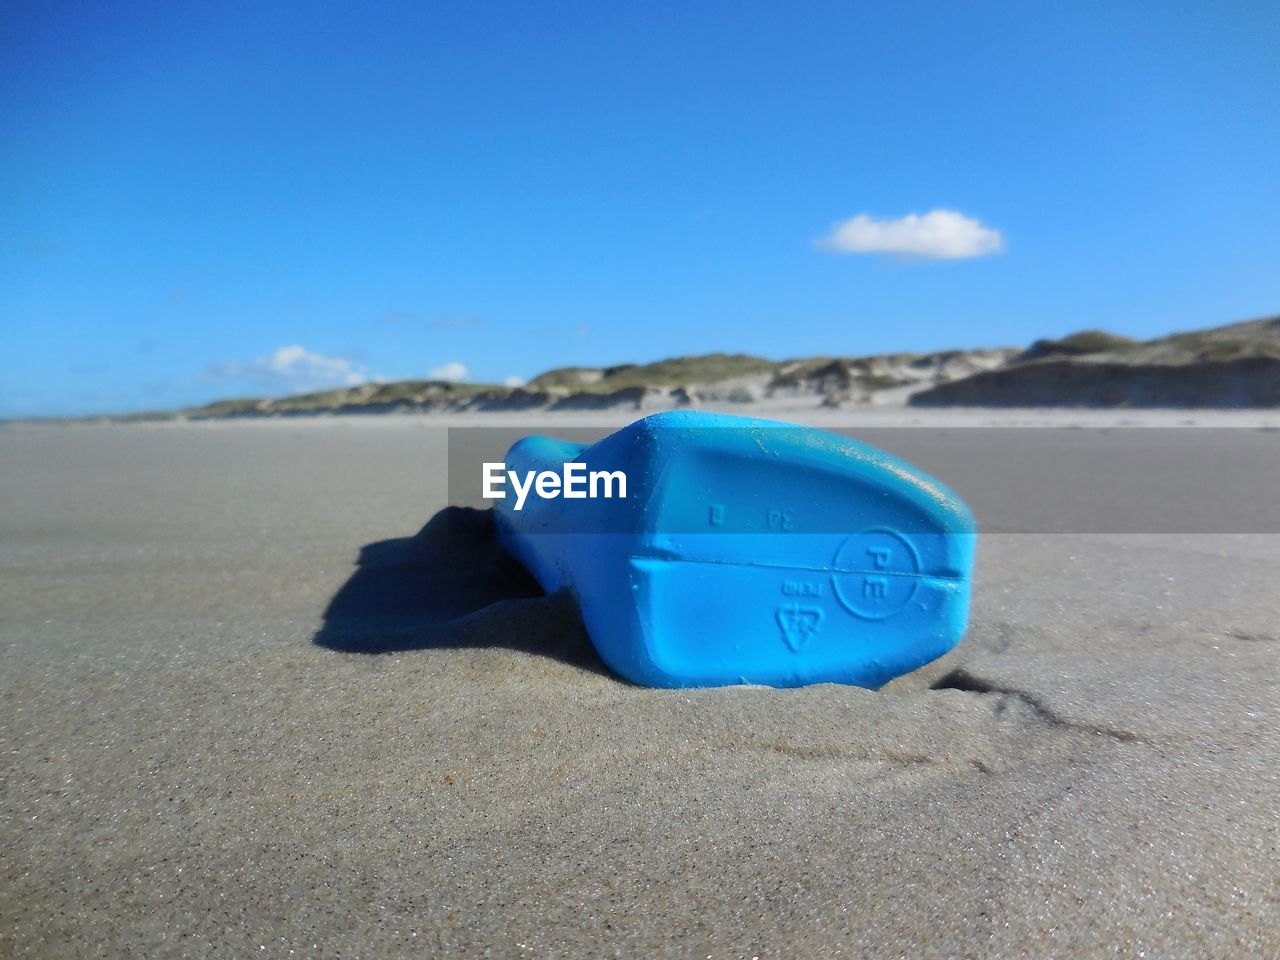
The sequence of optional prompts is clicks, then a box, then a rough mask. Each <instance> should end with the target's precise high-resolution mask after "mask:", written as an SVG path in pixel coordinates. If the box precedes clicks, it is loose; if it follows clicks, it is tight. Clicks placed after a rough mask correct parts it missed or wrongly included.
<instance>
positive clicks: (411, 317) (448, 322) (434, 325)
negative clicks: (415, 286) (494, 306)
mask: <svg viewBox="0 0 1280 960" xmlns="http://www.w3.org/2000/svg"><path fill="white" fill-rule="evenodd" d="M378 322H379V323H381V324H382V325H383V326H387V327H403V326H413V327H418V328H420V329H421V328H425V329H426V330H427V331H428V332H429V333H446V332H449V331H452V330H482V329H484V328H485V327H486V326H488V321H487V320H485V318H484V317H477V316H471V315H463V316H451V317H436V318H435V319H434V320H423V319H422V318H421V317H420V316H419V315H418V314H416V313H411V312H409V311H408V310H395V311H392V312H391V313H385V314H383V315H382V317H381V318H380V319H379V321H378Z"/></svg>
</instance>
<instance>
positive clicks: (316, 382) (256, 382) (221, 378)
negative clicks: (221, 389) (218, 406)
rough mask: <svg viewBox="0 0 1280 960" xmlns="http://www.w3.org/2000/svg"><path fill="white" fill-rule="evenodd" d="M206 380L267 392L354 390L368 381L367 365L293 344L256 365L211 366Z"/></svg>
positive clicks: (255, 361)
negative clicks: (255, 388) (334, 388)
mask: <svg viewBox="0 0 1280 960" xmlns="http://www.w3.org/2000/svg"><path fill="white" fill-rule="evenodd" d="M204 379H205V380H212V381H215V382H219V383H221V382H226V381H230V380H240V381H243V382H245V383H248V384H252V385H253V386H254V387H257V388H261V389H266V390H322V389H325V388H327V387H354V386H357V385H359V384H362V383H365V382H366V381H368V379H369V377H368V373H367V371H366V370H365V368H364V367H363V366H356V365H355V364H353V363H352V362H351V361H350V360H347V359H344V358H343V357H326V356H325V355H324V354H321V353H312V352H311V351H309V350H307V349H305V348H304V347H301V346H299V345H297V344H293V345H291V346H288V347H281V348H280V349H278V350H276V351H275V352H274V353H272V354H271V355H270V356H268V357H259V358H258V359H256V360H254V361H253V362H252V363H242V362H240V361H239V360H228V361H227V362H226V363H220V364H217V365H216V366H213V367H210V368H209V369H208V370H206V371H205V373H204Z"/></svg>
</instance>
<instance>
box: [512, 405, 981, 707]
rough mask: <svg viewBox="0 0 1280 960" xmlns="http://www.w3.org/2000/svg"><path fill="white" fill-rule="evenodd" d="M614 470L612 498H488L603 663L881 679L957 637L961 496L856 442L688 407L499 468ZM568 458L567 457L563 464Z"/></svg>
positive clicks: (669, 670) (682, 673) (680, 672)
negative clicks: (567, 600)
mask: <svg viewBox="0 0 1280 960" xmlns="http://www.w3.org/2000/svg"><path fill="white" fill-rule="evenodd" d="M567 462H577V463H582V464H584V465H585V469H586V470H589V471H597V470H607V471H617V470H620V471H622V472H623V473H624V474H625V475H626V478H627V497H626V498H625V499H619V498H613V499H604V498H597V499H572V500H568V499H562V498H557V499H542V498H539V497H538V496H536V495H534V494H532V493H531V494H530V495H529V497H528V498H527V499H526V500H525V502H524V504H523V506H522V509H520V510H516V509H515V499H514V498H513V497H512V496H510V495H508V496H507V497H506V498H505V499H500V500H497V501H496V502H495V506H494V512H495V516H496V520H497V529H498V534H499V537H500V539H501V542H502V544H503V546H504V547H505V548H506V549H507V551H508V552H509V553H511V554H512V555H513V556H514V557H515V558H516V559H517V560H519V561H520V562H521V563H522V564H523V565H524V566H525V567H526V568H527V569H528V570H529V571H530V572H531V573H532V574H533V576H534V577H535V578H536V579H537V580H538V582H539V583H540V584H541V585H542V587H543V588H544V589H546V590H547V591H548V592H552V591H556V590H559V589H561V588H568V589H569V590H570V591H571V592H572V593H573V595H574V597H575V598H576V600H577V603H578V605H579V608H580V610H581V612H582V619H583V622H584V623H585V625H586V628H587V632H588V633H589V634H590V637H591V640H592V642H593V643H594V644H595V647H596V650H597V652H598V653H599V654H600V657H601V659H603V660H604V662H605V663H606V664H608V665H609V667H610V668H612V669H613V670H614V671H616V672H617V673H619V674H621V675H622V676H623V677H625V678H627V679H628V680H631V681H633V682H635V683H639V684H645V685H648V686H656V687H691V686H718V685H723V684H736V683H754V684H768V685H770V686H778V687H791V686H800V685H802V684H808V683H822V682H836V683H851V684H858V685H860V686H865V687H878V686H880V685H882V684H884V683H885V682H887V681H888V680H890V679H892V678H893V677H896V676H898V675H900V674H903V673H906V672H908V671H910V670H914V669H916V668H917V667H919V666H921V665H923V664H925V663H928V662H929V661H931V660H933V659H935V658H937V657H939V656H941V655H942V654H943V653H945V652H947V651H948V650H950V649H951V648H952V647H953V646H955V644H956V643H958V642H959V640H960V638H961V637H962V636H963V634H964V629H965V624H966V621H967V618H968V608H969V586H970V578H971V573H972V567H973V555H974V547H975V542H976V537H977V534H976V526H975V523H974V519H973V516H972V514H971V513H970V512H969V510H968V508H967V507H966V506H965V505H964V504H963V503H962V502H961V501H960V499H959V498H958V497H957V496H956V495H955V494H953V493H952V492H951V491H949V490H947V489H946V488H945V487H943V486H942V485H941V484H939V483H938V482H936V481H935V480H933V479H931V478H930V477H928V476H926V475H925V474H923V473H921V472H920V471H919V470H916V469H915V468H914V467H912V466H910V465H908V464H906V463H904V462H903V461H901V460H899V459H897V458H895V457H892V456H890V455H888V454H886V453H883V452H881V451H879V450H876V449H874V448H872V447H869V446H867V445H866V444H863V443H859V442H858V441H856V440H850V439H846V438H844V437H841V436H837V435H835V434H832V433H827V432H825V431H821V430H815V429H812V428H807V427H800V426H794V425H790V424H782V423H774V422H771V421H766V420H756V419H749V418H743V417H731V416H726V415H722V414H712V413H703V412H698V411H673V412H668V413H659V414H656V415H654V416H650V417H646V418H644V419H643V420H638V421H636V422H635V423H633V424H631V425H630V426H627V427H625V428H623V429H622V430H620V431H618V432H617V433H615V434H613V435H612V436H609V437H606V438H605V439H603V440H601V441H600V442H598V443H596V444H594V445H591V446H583V445H580V444H571V443H564V442H561V441H558V440H552V439H550V438H547V437H538V436H534V437H527V438H525V439H523V440H521V441H519V442H518V443H516V444H515V445H514V446H513V447H512V448H511V450H510V452H509V453H508V455H507V460H506V464H507V468H508V469H509V470H512V471H516V472H519V473H521V474H523V473H524V472H525V471H530V470H534V471H541V470H548V471H555V472H556V473H561V472H562V469H563V464H565V463H567ZM575 469H576V468H575Z"/></svg>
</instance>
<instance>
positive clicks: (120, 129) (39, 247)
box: [0, 0, 1280, 416]
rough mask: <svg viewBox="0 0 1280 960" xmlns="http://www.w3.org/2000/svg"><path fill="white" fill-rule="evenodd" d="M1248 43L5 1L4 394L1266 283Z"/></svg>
mask: <svg viewBox="0 0 1280 960" xmlns="http://www.w3.org/2000/svg"><path fill="white" fill-rule="evenodd" d="M1278 48H1280V13H1278V12H1277V8H1276V7H1275V5H1274V4H1271V3H1264V2H1256V3H1240V4H1231V5H1226V4H1206V3H1196V4H1191V3H1180V2H1174V3H1160V4H1156V3H1128V4H1126V3H1115V2H1109V3H1095V2H1083V3H1076V4H1059V5H1054V6H1049V5H1036V4H1026V3H1020V2H999V3H977V4H956V3H936V4H934V3H901V2H893V3H888V2H886V3H878V4H867V3H854V2H848V0H844V2H832V3H795V4H779V3H776V2H768V3H761V2H754V0H736V2H726V3H695V2H683V3H674V2H673V3H664V2H656V3H636V4H618V3H601V2H593V0H588V2H547V3H511V2H508V3H485V2H479V3H448V2H441V3H412V4H403V5H398V4H380V5H373V4H370V5H361V4H351V3H342V4H339V3H325V2H310V3H305V4H304V3H297V4H278V3H270V2H264V0H255V2H252V3H235V2H228V3H217V4H172V3H154V4H131V3H104V4H96V5H93V4H75V5H73V4H61V3H44V2H41V3H26V2H25V0H18V2H15V0H10V2H8V3H6V4H5V5H4V9H3V12H0V145H3V147H2V149H0V336H2V338H3V341H2V342H3V348H4V349H3V354H2V359H0V416H5V415H9V416H12V415H31V414H63V413H81V412H89V411H103V410H134V409H141V408H156V407H173V406H178V405H183V404H188V403H195V402H202V401H205V400H208V399H212V398H215V397H220V396H235V395H246V394H260V393H281V392H290V391H292V390H295V389H305V388H309V387H315V386H319V385H322V384H325V383H339V382H354V381H357V380H359V379H361V378H366V377H367V378H376V377H385V378H391V379H399V378H404V377H422V376H426V375H428V374H429V373H431V372H432V371H435V372H436V374H437V375H450V376H460V375H465V376H467V377H469V378H470V379H473V380H481V381H498V382H501V381H503V380H506V379H507V378H508V377H530V376H532V375H534V374H536V373H538V372H540V371H541V370H544V369H547V368H550V367H553V366H558V365H565V364H611V363H619V362H626V361H645V360H653V359H658V358H661V357H664V356H671V355H675V354H684V353H695V352H707V351H715V350H724V351H742V352H750V353H758V354H763V355H766V356H771V357H787V356H800V355H812V354H860V353H872V352H880V351H889V350H929V349H936V348H945V347H955V346H977V345H1003V344H1020V343H1026V342H1028V341H1030V340H1032V339H1034V338H1036V337H1040V336H1045V335H1060V334H1063V333H1066V332H1069V331H1071V330H1075V329H1080V328H1085V327H1105V328H1109V329H1112V330H1116V331H1118V332H1122V333H1126V334H1129V335H1133V336H1153V335H1157V334H1160V333H1164V332H1167V331H1169V330H1172V329H1179V328H1188V327H1196V326H1208V325H1215V324H1218V323H1224V322H1228V321H1232V320H1240V319H1246V318H1249V317H1254V316H1260V315H1265V314H1269V313H1274V312H1277V311H1280V175H1278V174H1277V171H1280V108H1278V107H1277V104H1280V57H1276V56H1275V51H1276V50H1277V49H1278ZM913 214H914V215H915V217H916V219H904V218H907V217H909V216H910V215H913Z"/></svg>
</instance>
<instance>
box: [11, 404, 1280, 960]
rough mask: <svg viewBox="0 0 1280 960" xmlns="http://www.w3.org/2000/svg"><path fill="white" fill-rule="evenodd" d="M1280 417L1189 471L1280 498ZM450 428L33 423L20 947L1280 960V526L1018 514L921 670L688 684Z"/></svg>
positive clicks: (943, 445)
mask: <svg viewBox="0 0 1280 960" xmlns="http://www.w3.org/2000/svg"><path fill="white" fill-rule="evenodd" d="M903 416H905V415H903ZM1152 416H1157V415H1152ZM1188 416H1191V418H1194V415H1187V414H1179V415H1178V422H1181V421H1183V420H1186V419H1187V418H1188ZM1213 416H1214V417H1215V418H1216V419H1215V420H1214V422H1215V423H1217V424H1218V425H1219V426H1220V427H1224V428H1225V427H1229V426H1231V425H1232V421H1231V420H1230V418H1229V417H1225V418H1224V415H1222V414H1216V415H1213ZM910 417H911V418H917V414H915V413H914V412H913V413H911V414H910ZM618 419H622V418H621V417H620V418H618ZM1157 419H1158V417H1157ZM1139 420H1140V418H1139ZM575 422H577V421H575ZM906 422H909V421H906ZM915 422H919V420H918V419H917V420H916V421H915ZM928 422H929V423H932V424H934V425H935V426H936V425H937V424H938V423H942V424H944V425H945V424H952V425H954V424H958V423H960V421H958V420H948V419H947V416H946V415H945V414H941V413H940V414H936V415H932V419H930V420H929V421H928ZM1059 422H1066V421H1065V420H1059ZM1258 425H1259V424H1258V423H1256V422H1249V423H1242V424H1241V429H1240V430H1238V431H1235V432H1233V433H1231V434H1230V436H1229V438H1228V439H1225V440H1224V438H1223V432H1222V430H1218V429H1214V430H1199V429H1188V430H1185V431H1179V432H1178V436H1177V438H1176V441H1171V442H1176V443H1178V444H1181V445H1182V446H1181V447H1180V448H1179V449H1180V450H1185V454H1186V456H1185V458H1180V459H1179V461H1178V462H1179V463H1181V464H1182V467H1181V469H1185V470H1186V471H1189V473H1188V474H1187V475H1188V476H1191V477H1193V478H1194V477H1197V476H1201V475H1203V476H1204V477H1205V478H1206V479H1205V484H1206V485H1208V484H1211V483H1212V482H1213V480H1212V478H1213V477H1216V476H1219V474H1220V468H1221V465H1222V462H1223V458H1224V457H1225V458H1228V462H1230V463H1240V464H1245V465H1247V467H1241V469H1246V468H1247V469H1248V470H1250V471H1255V472H1257V473H1258V475H1257V476H1254V477H1251V478H1250V480H1251V484H1252V485H1255V486H1256V489H1257V490H1260V491H1264V492H1265V491H1267V490H1270V491H1271V494H1272V495H1273V496H1275V495H1276V492H1277V489H1278V484H1277V476H1278V475H1280V474H1277V473H1274V472H1272V473H1270V474H1269V475H1268V473H1267V468H1266V467H1265V464H1266V462H1267V460H1266V458H1267V457H1269V456H1271V457H1274V454H1275V451H1276V449H1277V447H1280V434H1277V433H1276V432H1274V430H1258V429H1254V427H1256V426H1258ZM937 435H938V437H939V441H938V444H937V445H934V446H932V447H931V446H930V443H929V442H926V440H922V441H921V457H922V459H927V460H929V468H930V469H931V470H933V471H934V472H935V473H937V474H938V475H939V476H940V477H941V478H942V479H943V480H944V481H945V480H948V462H949V459H954V460H955V464H956V470H957V471H958V472H960V473H961V474H963V472H964V470H965V469H967V468H966V467H965V465H964V464H963V463H961V462H960V459H959V458H958V457H959V455H958V454H955V455H953V453H951V452H950V451H954V450H956V449H957V447H956V446H955V444H954V438H953V436H952V439H951V440H947V439H946V437H947V436H949V435H948V434H946V433H945V432H941V433H938V434H937ZM1020 436H1022V435H1021V434H1020V433H1019V432H1017V431H1010V432H1009V439H1008V444H1009V445H1010V449H1009V451H1008V454H1009V458H1010V463H1017V462H1018V458H1017V454H1018V448H1017V445H1018V444H1019V443H1020V442H1021V441H1020V440H1019V437H1020ZM985 442H987V443H989V444H991V443H994V444H995V445H996V447H995V448H996V449H997V450H998V447H999V441H998V440H997V441H992V440H990V439H988V440H986V441H985ZM1073 442H1075V443H1077V444H1078V446H1079V454H1078V456H1080V457H1083V458H1084V459H1085V460H1086V461H1087V460H1088V458H1089V457H1090V456H1094V457H1096V461H1097V465H1098V467H1099V469H1104V468H1105V461H1106V459H1107V457H1108V454H1107V448H1106V442H1105V441H1104V440H1103V439H1101V438H1100V439H1099V440H1098V441H1097V447H1096V452H1094V453H1091V450H1094V447H1093V446H1091V444H1092V441H1089V440H1087V439H1086V440H1080V439H1079V438H1076V439H1075V440H1074V441H1073ZM948 444H950V445H948ZM445 449H446V441H445V437H444V432H443V429H442V428H441V426H440V422H439V421H433V420H430V419H415V418H388V419H386V420H382V421H355V420H316V421H307V422H281V421H276V422H271V423H244V424H192V425H159V426H145V425H139V426H63V427H55V426H48V427H40V426H20V425H18V426H9V427H3V428H0V645H2V646H0V649H2V651H3V656H4V667H3V670H0V697H2V699H0V758H2V759H0V776H2V777H3V781H2V782H3V788H2V793H0V955H3V956H15V957H101V956H109V957H166V956H193V957H219V958H222V957H233V956H249V955H253V956H268V957H288V956H348V957H376V956H415V957H446V956H449V957H452V956H493V957H564V958H576V957H589V956H609V957H613V956H618V957H636V958H648V957H667V956H670V957H698V958H705V957H713V958H722V957H723V958H734V957H762V958H789V957H823V958H827V957H860V956H876V957H880V956H892V957H897V956H907V957H934V956H936V957H960V956H974V957H979V956H1015V957H1018V956H1027V957H1037V958H1039V957H1058V956H1062V957H1066V956H1133V957H1137V956H1148V957H1178V958H1186V957H1202V956H1203V957H1210V956H1214V957H1220V956H1229V957H1274V956H1278V955H1280V899H1278V898H1280V800H1278V799H1277V798H1278V797H1280V772H1278V764H1277V760H1278V759H1280V722H1278V721H1277V707H1278V706H1280V693H1278V692H1277V691H1278V690H1280V687H1278V683H1277V682H1278V681H1280V669H1278V667H1280V536H1278V535H1276V534H1275V533H1274V529H1275V527H1273V526H1268V525H1264V526H1262V527H1260V528H1259V529H1260V531H1261V532H1254V533H1251V532H1249V531H1248V530H1241V529H1239V528H1238V525H1237V526H1236V527H1233V528H1232V529H1231V531H1230V532H1213V531H1212V526H1213V524H1212V523H1210V524H1208V528H1209V532H1203V533H1195V534H1192V533H1172V532H1163V533H1159V532H1151V533H1126V534H1123V535H1121V534H1114V533H1106V532H1090V533H1073V532H1063V533H1054V534H1048V533H1034V532H1032V533H1021V534H1014V533H1009V534H994V535H988V536H986V537H985V538H984V539H983V541H982V544H981V549H980V555H979V567H978V573H977V582H976V587H975V595H974V597H975V599H974V608H973V625H972V628H971V630H970V633H969V636H968V637H967V638H966V640H965V641H964V642H963V643H962V644H961V645H960V647H958V648H957V650H955V651H954V652H953V653H952V654H950V655H949V656H948V657H946V658H944V660H943V661H940V662H939V663H936V664H934V665H931V666H930V667H927V668H925V669H924V670H922V671H920V672H918V673H917V674H913V675H910V676H907V677H903V678H901V679H899V680H897V681H895V682H894V683H893V684H891V685H890V686H889V687H887V688H886V689H884V690H882V691H879V692H872V691H867V690H861V689H857V688H851V687H840V686H833V685H821V686H815V687H809V688H805V689H800V690H771V689H765V688H737V689H720V690H684V691H661V690H647V689H642V688H638V687H634V686H630V685H627V684H625V683H622V682H620V681H618V680H617V679H615V678H614V677H612V676H610V675H609V674H608V673H607V672H606V671H605V670H604V668H603V667H602V666H601V664H600V663H599V661H598V660H597V659H596V657H595V655H594V653H593V652H592V650H591V647H590V644H589V643H588V641H587V640H586V638H585V636H584V635H583V632H582V628H581V625H580V624H579V622H578V619H577V616H576V614H575V612H574V609H573V606H572V603H571V602H569V601H568V600H567V598H565V597H563V596H554V597H546V596H542V595H540V593H539V591H538V590H537V588H536V586H535V585H534V584H533V583H532V582H531V581H530V580H529V579H528V578H527V577H526V576H525V575H524V574H523V573H522V571H520V570H519V569H518V568H516V567H514V566H513V565H512V564H511V563H510V562H509V561H508V560H506V559H505V557H504V556H503V554H502V553H501V551H500V550H499V549H498V547H497V545H496V543H495V541H494V538H493V534H492V529H491V525H490V522H489V519H488V516H487V514H485V513H480V512H470V511H464V510H455V511H452V512H450V513H441V512H440V511H442V510H443V509H444V508H445V507H446V505H447V504H446V494H445V464H444V453H445ZM931 451H932V452H931ZM1086 466H1087V464H1086ZM1215 469H1216V470H1217V471H1218V472H1217V473H1215V472H1214V470H1215ZM1198 470H1204V471H1206V472H1205V473H1203V474H1197V473H1196V471H1198ZM1001 477H1002V479H1001V481H1000V482H1002V483H1004V484H1006V488H1007V490H1008V491H1009V493H1008V496H1009V497H1010V498H1013V497H1015V496H1016V495H1017V494H1018V491H1019V480H1018V474H1017V473H1016V471H1015V472H1013V473H1012V475H1009V472H1008V471H1005V472H1003V473H1002V474H1001ZM1249 485H1250V484H1246V485H1245V486H1246V487H1247V486H1249ZM1277 499H1280V497H1277ZM1044 509H1045V510H1046V511H1048V512H1050V513H1052V512H1053V509H1054V507H1053V504H1051V503H1050V504H1047V505H1045V507H1044ZM1205 509H1206V510H1209V509H1211V508H1210V506H1208V505H1206V507H1205ZM1196 510H1197V506H1196V503H1195V502H1194V501H1191V502H1188V503H1187V504H1183V505H1180V506H1179V513H1180V514H1182V516H1183V518H1184V519H1186V520H1187V521H1188V523H1187V525H1185V526H1179V529H1184V530H1198V529H1204V528H1205V525H1203V524H1202V525H1200V526H1197V525H1196V524H1195V523H1194V522H1193V521H1194V520H1195V513H1196ZM1174 526H1178V525H1176V524H1175V525H1174ZM424 527H425V528H424ZM419 531H420V532H419ZM1268 531H1271V532H1268Z"/></svg>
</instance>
